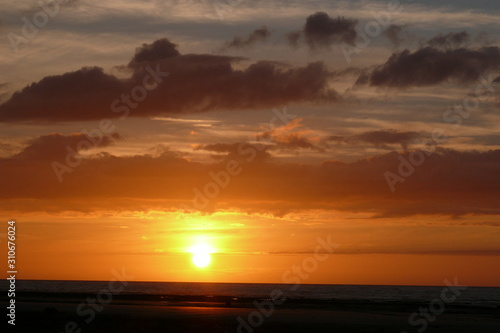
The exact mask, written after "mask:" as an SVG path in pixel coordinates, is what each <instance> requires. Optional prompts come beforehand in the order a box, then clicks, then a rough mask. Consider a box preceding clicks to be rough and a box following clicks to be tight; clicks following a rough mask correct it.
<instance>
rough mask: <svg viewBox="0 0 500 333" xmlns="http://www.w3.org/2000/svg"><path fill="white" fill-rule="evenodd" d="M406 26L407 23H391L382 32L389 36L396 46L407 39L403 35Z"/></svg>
mask: <svg viewBox="0 0 500 333" xmlns="http://www.w3.org/2000/svg"><path fill="white" fill-rule="evenodd" d="M405 28H406V25H398V24H391V25H389V27H387V29H385V30H384V31H383V32H382V34H383V35H384V36H385V37H387V39H389V40H390V41H391V43H392V44H393V45H394V46H399V45H400V44H401V43H402V42H403V41H404V40H405V37H404V36H403V34H404V32H405V31H404V29H405Z"/></svg>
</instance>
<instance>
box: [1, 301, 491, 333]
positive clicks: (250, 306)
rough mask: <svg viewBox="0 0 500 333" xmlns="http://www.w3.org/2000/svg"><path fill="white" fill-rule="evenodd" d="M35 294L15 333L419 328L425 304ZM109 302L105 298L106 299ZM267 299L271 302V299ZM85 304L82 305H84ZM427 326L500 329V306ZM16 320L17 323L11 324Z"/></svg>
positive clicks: (469, 331) (21, 306)
mask: <svg viewBox="0 0 500 333" xmlns="http://www.w3.org/2000/svg"><path fill="white" fill-rule="evenodd" d="M94 298H95V295H91V294H88V295H85V294H65V295H61V294H42V293H29V294H24V295H20V296H18V297H17V302H16V329H15V332H26V333H28V332H29V333H38V332H40V333H44V332H52V333H61V332H64V333H66V332H68V333H69V332H71V333H78V332H80V333H84V332H89V333H94V332H95V333H100V332H103V333H104V332H106V333H108V332H123V333H128V332H131V333H132V332H133V333H140V332H144V333H146V332H147V333H149V332H197V333H200V332H207V333H210V332H241V333H248V332H293V333H294V332H345V333H355V332H373V333H382V332H384V333H385V332H398V333H399V332H403V331H406V332H408V333H412V332H417V329H418V328H421V327H422V326H421V325H418V326H411V325H410V323H409V317H410V315H411V314H412V313H413V312H416V311H418V309H419V307H425V304H407V303H404V304H403V303H399V304H395V303H369V302H362V301H361V302H352V301H304V300H287V301H286V302H285V303H284V304H281V305H273V308H272V309H271V308H270V307H269V304H271V303H269V302H270V301H269V300H268V301H267V302H266V300H256V301H257V302H258V303H259V304H267V306H264V307H263V309H262V310H259V309H258V308H257V307H256V306H255V304H254V303H253V302H254V301H255V300H253V299H238V300H234V299H232V298H227V297H225V298H224V297H220V298H217V297H205V296H189V297H187V296H151V295H135V296H130V295H129V296H121V297H115V298H114V299H113V301H112V302H111V303H109V304H101V303H99V302H97V303H95V304H94V303H92V301H90V302H89V301H88V299H90V300H92V299H94ZM104 302H105V301H104ZM263 302H264V303H263ZM78 309H80V311H79V312H78ZM427 324H428V326H427V327H426V329H425V332H429V333H435V332H454V333H462V332H463V333H476V332H477V333H498V332H500V311H499V309H498V308H492V307H488V308H477V307H470V306H450V307H448V308H447V309H446V310H445V311H444V312H443V313H442V314H440V315H438V316H436V318H435V320H434V321H433V322H430V321H428V323H427ZM9 326H10V325H9Z"/></svg>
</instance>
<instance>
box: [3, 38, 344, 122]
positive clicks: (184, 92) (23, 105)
mask: <svg viewBox="0 0 500 333" xmlns="http://www.w3.org/2000/svg"><path fill="white" fill-rule="evenodd" d="M240 60H242V59H241V58H236V57H228V56H219V55H207V54H186V55H180V54H179V53H178V51H177V49H176V46H175V45H174V44H172V43H170V42H169V41H168V40H166V39H162V40H158V41H156V42H154V43H152V44H150V45H143V46H142V47H141V48H139V49H137V51H136V53H135V55H134V57H133V59H132V60H131V62H130V63H129V64H128V67H129V68H130V69H131V70H132V71H133V73H132V76H131V77H130V78H129V79H118V78H117V77H115V76H113V75H109V74H106V73H104V71H103V70H102V69H101V68H98V67H85V68H82V69H80V70H78V71H75V72H70V73H66V74H63V75H56V76H49V77H46V78H44V79H42V80H40V81H39V82H36V83H33V84H31V85H29V86H27V87H25V88H24V89H22V90H21V91H18V92H16V93H14V95H13V96H12V97H11V98H10V99H9V100H7V101H6V102H5V103H3V104H2V105H0V121H3V122H8V121H23V120H38V121H77V120H95V119H102V118H117V117H123V116H125V115H130V116H132V117H151V116H157V115H161V114H169V113H180V112H202V111H210V110H242V109H246V110H248V109H256V108H273V107H278V106H282V105H286V104H289V103H305V102H313V103H324V102H331V101H334V100H337V99H338V98H339V95H338V94H337V93H336V92H335V91H334V90H332V89H331V88H330V87H329V80H330V79H331V78H332V77H333V75H334V74H333V73H332V72H330V71H329V70H328V69H327V67H326V66H325V65H324V64H323V63H321V62H316V63H311V64H309V65H307V66H305V67H289V66H287V65H284V64H281V63H278V62H269V61H259V62H257V63H254V64H251V65H250V66H249V67H247V68H245V69H235V68H234V67H233V64H234V63H235V62H238V61H240ZM145 84H147V86H148V87H150V86H154V85H155V84H157V86H156V88H154V89H151V90H149V91H147V90H145V89H144V85H145ZM134 96H135V97H134Z"/></svg>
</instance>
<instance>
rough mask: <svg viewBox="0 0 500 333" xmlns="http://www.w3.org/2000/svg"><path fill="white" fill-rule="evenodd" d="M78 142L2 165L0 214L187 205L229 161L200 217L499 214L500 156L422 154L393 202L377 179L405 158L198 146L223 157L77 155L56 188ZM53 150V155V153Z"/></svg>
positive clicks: (27, 152) (34, 146)
mask: <svg viewBox="0 0 500 333" xmlns="http://www.w3.org/2000/svg"><path fill="white" fill-rule="evenodd" d="M79 139H83V136H81V134H76V135H69V136H63V135H60V134H52V135H49V136H44V137H40V138H36V139H33V140H32V141H31V142H30V145H29V146H28V147H26V148H25V149H24V152H23V153H20V154H19V155H15V156H12V157H9V158H1V159H0V173H1V174H2V178H1V180H0V186H1V187H2V189H3V190H2V191H1V192H0V198H1V199H2V200H0V209H2V210H4V211H7V210H9V211H12V210H15V209H19V210H20V211H31V212H36V211H51V212H56V211H67V210H75V211H84V212H91V211H96V210H101V209H105V210H141V211H142V210H146V211H147V210H156V209H157V210H163V211H169V210H172V211H174V210H178V209H179V207H181V205H184V206H186V205H187V206H191V207H195V206H194V203H193V202H194V201H193V200H196V193H198V192H197V191H201V192H203V191H205V189H206V186H207V184H208V183H210V182H214V177H219V178H220V179H219V181H221V179H222V178H224V177H223V175H222V173H223V172H225V170H227V165H228V164H227V163H228V161H229V160H231V159H234V160H235V161H238V167H239V168H240V169H241V171H240V173H239V174H238V175H237V176H232V177H230V185H228V186H225V187H224V188H220V191H218V193H217V195H216V196H213V197H212V198H211V199H210V205H209V206H206V207H202V208H201V209H202V210H212V211H215V210H225V209H235V210H239V211H244V212H250V213H260V212H262V213H273V214H277V215H280V214H285V213H287V212H294V211H303V210H309V209H324V210H343V211H356V212H370V213H372V215H374V216H410V215H419V214H422V215H450V216H460V215H464V214H487V215H499V214H500V208H499V205H498V196H497V195H495V193H496V191H497V189H498V188H499V187H500V174H499V173H498V170H499V168H500V150H492V151H487V152H473V151H471V152H459V151H455V150H450V149H442V148H437V149H436V150H435V151H434V153H433V154H430V155H428V154H426V153H425V152H424V153H421V154H424V155H425V162H424V163H423V164H422V165H420V166H418V167H415V170H414V171H413V173H412V175H411V176H409V177H407V178H406V181H405V182H404V183H398V184H397V193H396V194H397V195H395V194H394V193H392V192H391V191H390V189H389V187H388V185H387V183H386V180H385V178H384V173H385V172H388V171H389V172H393V173H398V168H399V165H400V163H401V161H400V160H401V159H405V160H406V161H409V160H411V159H412V158H413V157H412V156H413V155H412V154H416V153H415V152H414V151H408V152H404V153H396V152H390V153H387V154H383V155H377V156H371V157H369V158H364V159H361V160H358V161H354V162H349V163H344V162H339V161H335V160H329V161H324V162H323V163H311V164H303V163H293V162H289V163H280V162H279V159H277V158H276V157H273V156H272V154H271V152H270V151H269V150H268V148H267V147H264V149H262V150H259V148H258V147H257V146H256V145H253V144H250V143H245V142H243V143H241V142H237V143H229V144H213V145H203V146H200V148H199V149H201V150H206V151H212V152H216V153H220V154H222V155H223V156H224V155H225V158H221V159H217V160H215V162H214V163H199V162H193V161H190V160H189V158H188V156H185V154H184V153H179V152H176V151H171V150H168V149H166V150H163V151H162V152H161V153H160V154H157V155H155V156H153V155H149V154H144V155H132V156H113V155H110V154H108V153H100V154H94V155H90V156H80V158H81V163H80V165H79V166H77V167H76V168H74V170H73V171H72V172H71V173H66V174H64V181H63V183H59V182H58V181H57V178H56V176H55V173H54V170H53V168H52V162H53V161H57V162H59V163H65V160H64V157H63V156H62V154H59V153H58V151H60V148H61V147H62V146H63V145H65V144H70V146H72V147H73V148H74V147H75V145H77V144H78V143H77V141H78V140H79ZM112 140H114V139H111V138H109V141H108V142H107V143H106V144H109V143H110V142H111V141H112ZM52 141H56V142H57V144H54V143H53V142H52ZM55 146H58V147H59V149H55V148H52V147H55ZM46 154H47V155H48V156H46V157H44V156H45V155H46ZM258 154H261V155H258ZM258 156H261V157H262V158H259V157H258ZM224 179H225V178H224ZM212 187H213V186H212ZM211 190H213V188H212V189H211ZM7 199H8V200H7ZM198 199H199V198H198Z"/></svg>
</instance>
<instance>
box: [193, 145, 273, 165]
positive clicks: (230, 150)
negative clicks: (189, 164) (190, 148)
mask: <svg viewBox="0 0 500 333" xmlns="http://www.w3.org/2000/svg"><path fill="white" fill-rule="evenodd" d="M270 148H271V146H269V145H264V144H251V143H249V142H244V141H240V142H235V143H215V144H208V145H199V146H197V147H196V148H195V150H205V151H209V152H213V153H216V154H217V155H214V156H213V157H214V158H215V159H217V160H236V161H240V162H241V161H244V160H245V159H246V158H247V156H245V153H244V152H245V151H248V150H251V151H253V152H254V154H255V155H254V156H253V158H252V160H255V161H265V160H268V159H270V158H271V154H270V153H269V152H268V151H269V149H270Z"/></svg>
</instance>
